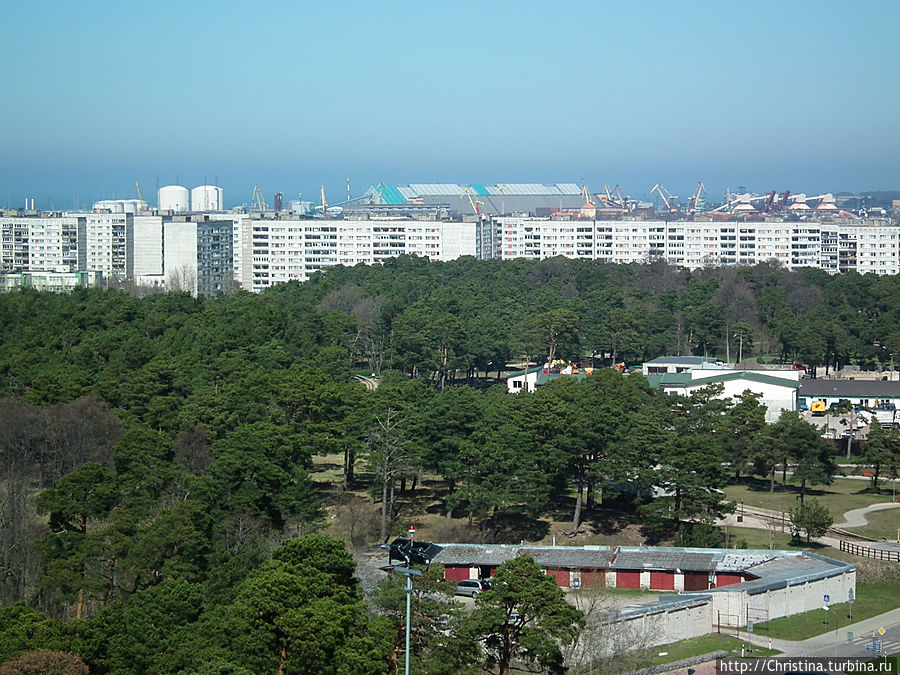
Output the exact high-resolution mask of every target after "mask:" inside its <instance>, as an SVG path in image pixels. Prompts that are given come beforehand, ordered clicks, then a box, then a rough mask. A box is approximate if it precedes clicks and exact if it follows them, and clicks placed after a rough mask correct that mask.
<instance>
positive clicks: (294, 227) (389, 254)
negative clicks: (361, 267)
mask: <svg viewBox="0 0 900 675" xmlns="http://www.w3.org/2000/svg"><path fill="white" fill-rule="evenodd" d="M236 226H237V227H239V228H240V233H239V234H236V235H235V237H234V247H235V250H236V251H241V253H240V264H238V262H237V259H238V255H235V261H236V263H235V279H236V281H238V282H239V283H240V285H241V287H242V288H244V289H245V290H250V291H254V292H259V291H261V290H263V289H265V288H268V287H269V286H272V285H274V284H277V283H283V282H285V281H291V280H298V281H305V280H306V279H308V278H309V276H310V275H311V274H313V273H315V272H317V271H318V270H321V269H323V268H327V267H332V266H335V265H345V266H348V267H351V266H353V265H358V264H360V263H363V264H366V265H371V264H373V263H383V262H384V261H386V260H389V259H391V258H396V257H397V256H401V255H417V256H422V257H425V258H428V259H429V260H433V261H447V260H455V259H456V258H459V257H461V256H464V255H470V256H474V255H475V237H476V232H475V224H474V223H459V222H441V221H420V220H399V219H392V220H377V219H373V220H315V219H312V220H310V219H299V218H279V219H270V218H265V219H247V220H242V221H240V222H239V223H238V224H237V225H236Z"/></svg>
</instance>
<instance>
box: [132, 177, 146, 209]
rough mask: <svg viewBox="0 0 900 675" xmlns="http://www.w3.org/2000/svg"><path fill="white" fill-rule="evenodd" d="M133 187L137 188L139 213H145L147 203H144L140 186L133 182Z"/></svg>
mask: <svg viewBox="0 0 900 675" xmlns="http://www.w3.org/2000/svg"><path fill="white" fill-rule="evenodd" d="M134 186H135V187H136V188H137V193H138V202H139V208H140V210H141V211H146V210H147V202H145V201H144V195H142V194H141V184H140V183H139V182H137V181H134Z"/></svg>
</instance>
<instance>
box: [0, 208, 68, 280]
mask: <svg viewBox="0 0 900 675" xmlns="http://www.w3.org/2000/svg"><path fill="white" fill-rule="evenodd" d="M0 246H2V248H0V269H2V270H6V271H20V272H27V271H47V272H69V271H72V270H74V269H75V267H76V264H77V258H78V219H77V218H72V217H68V216H66V217H63V216H56V217H53V218H33V217H24V218H0Z"/></svg>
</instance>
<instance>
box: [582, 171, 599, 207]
mask: <svg viewBox="0 0 900 675" xmlns="http://www.w3.org/2000/svg"><path fill="white" fill-rule="evenodd" d="M581 198H582V199H584V204H583V206H582V208H584V207H585V206H596V204H595V203H594V198H593V197H591V192H590V190H588V189H587V185H585V184H584V178H582V179H581Z"/></svg>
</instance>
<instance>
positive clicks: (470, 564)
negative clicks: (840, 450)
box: [360, 544, 856, 646]
mask: <svg viewBox="0 0 900 675" xmlns="http://www.w3.org/2000/svg"><path fill="white" fill-rule="evenodd" d="M440 546H441V550H440V552H438V553H437V555H436V556H435V557H434V559H433V562H434V563H437V564H440V565H442V566H443V567H444V575H445V578H446V579H448V580H450V581H454V582H459V581H462V580H465V579H487V578H489V577H491V576H493V575H494V574H495V573H496V571H497V569H498V568H499V567H500V565H502V564H503V563H505V562H507V561H508V560H511V559H513V558H516V557H517V556H522V555H528V556H530V557H531V558H533V559H534V561H535V562H536V563H537V564H538V566H540V567H541V569H542V570H543V571H544V572H545V573H546V574H548V575H549V576H550V577H552V578H553V579H554V581H556V583H557V585H558V586H560V587H561V588H563V589H564V590H566V591H567V593H572V594H589V593H591V592H592V589H600V588H620V589H633V590H636V589H644V590H647V591H658V592H659V593H660V595H657V596H656V597H655V598H654V597H652V596H651V597H649V598H646V601H645V602H643V603H640V604H630V605H628V606H626V607H623V608H621V609H618V610H612V611H610V612H608V613H607V614H605V615H604V621H605V622H606V623H608V624H611V625H613V626H616V627H617V628H618V629H620V630H622V631H624V632H625V633H626V634H633V635H635V636H640V637H641V638H642V640H641V642H642V644H645V646H653V645H663V644H668V643H672V642H676V641H678V640H684V639H688V638H694V637H700V636H702V635H706V634H708V633H712V632H716V631H722V630H726V629H727V630H728V631H729V632H733V631H734V630H736V629H739V628H746V627H747V626H748V625H749V624H751V623H762V622H766V621H771V620H773V619H778V618H781V617H785V616H793V615H795V614H801V613H804V612H809V611H811V610H815V609H821V608H822V606H823V598H825V599H826V600H825V602H826V603H827V602H832V603H842V602H847V600H848V599H849V598H851V597H853V596H854V595H855V591H856V568H855V566H854V565H851V564H849V563H846V562H843V561H839V560H833V559H831V558H827V557H825V556H821V555H817V554H815V553H809V552H806V551H778V550H759V549H756V550H754V549H716V548H680V547H654V546H612V547H610V546H556V545H554V546H536V545H526V544H521V545H505V544H494V545H492V544H440ZM383 564H384V558H383V557H381V558H380V559H379V557H378V556H377V555H373V556H372V557H371V558H369V559H366V560H364V561H363V562H362V564H361V572H360V573H361V574H362V575H363V576H365V577H367V576H368V568H372V569H376V570H377V569H378V568H379V566H381V565H383Z"/></svg>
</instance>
